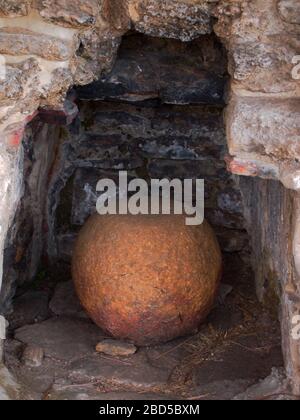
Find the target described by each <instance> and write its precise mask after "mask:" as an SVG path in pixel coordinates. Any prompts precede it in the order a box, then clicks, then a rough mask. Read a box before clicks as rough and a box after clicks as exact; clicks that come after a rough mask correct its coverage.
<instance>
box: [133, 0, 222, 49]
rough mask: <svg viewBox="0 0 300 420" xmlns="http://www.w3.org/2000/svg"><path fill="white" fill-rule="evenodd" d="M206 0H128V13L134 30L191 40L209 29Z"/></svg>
mask: <svg viewBox="0 0 300 420" xmlns="http://www.w3.org/2000/svg"><path fill="white" fill-rule="evenodd" d="M214 3H216V1H207V0H130V2H129V13H130V17H131V19H132V22H133V24H134V27H135V29H136V30H137V31H139V32H143V33H145V34H148V35H152V36H158V37H164V38H178V39H181V40H182V41H191V40H192V39H194V38H197V37H198V36H199V35H203V34H207V33H211V31H212V20H211V14H212V7H213V5H214Z"/></svg>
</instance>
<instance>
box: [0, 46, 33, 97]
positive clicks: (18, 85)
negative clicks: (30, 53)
mask: <svg viewBox="0 0 300 420" xmlns="http://www.w3.org/2000/svg"><path fill="white" fill-rule="evenodd" d="M0 48H1V47H0ZM39 70H40V69H39V66H38V63H37V61H36V60H35V59H33V58H31V59H28V60H25V61H23V62H21V63H17V64H7V66H6V78H5V80H4V82H3V83H1V85H0V101H1V102H2V103H3V105H4V104H5V105H8V104H12V103H14V101H17V100H19V99H21V98H22V97H23V94H24V90H25V85H26V83H28V81H29V79H30V78H33V77H34V76H35V75H37V74H38V72H39Z"/></svg>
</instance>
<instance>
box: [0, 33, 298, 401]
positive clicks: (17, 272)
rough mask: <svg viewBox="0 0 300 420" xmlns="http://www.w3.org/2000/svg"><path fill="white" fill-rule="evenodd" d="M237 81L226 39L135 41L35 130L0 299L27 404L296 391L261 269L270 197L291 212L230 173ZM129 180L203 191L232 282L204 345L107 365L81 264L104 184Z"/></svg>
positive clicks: (279, 191) (154, 350)
mask: <svg viewBox="0 0 300 420" xmlns="http://www.w3.org/2000/svg"><path fill="white" fill-rule="evenodd" d="M228 82H229V76H228V74H227V57H226V52H225V50H224V48H223V47H222V45H221V44H220V42H219V41H218V39H217V38H216V37H215V35H206V36H202V37H199V38H197V39H196V40H194V41H192V42H189V43H183V42H181V41H176V40H172V39H162V38H152V37H150V36H145V35H141V34H137V33H135V32H132V33H128V34H127V35H126V36H125V37H124V38H123V42H122V44H121V46H120V49H119V53H118V57H117V60H116V62H115V64H114V67H113V70H112V71H111V72H110V73H109V74H108V75H105V76H103V78H100V79H99V80H98V81H97V82H95V83H92V84H90V85H87V86H83V87H76V86H75V87H74V88H72V90H71V91H70V92H69V95H68V106H69V113H68V115H67V117H66V115H62V114H60V113H56V112H53V111H51V110H41V112H40V114H39V116H38V117H36V118H35V119H34V120H33V121H32V122H31V123H30V124H29V125H28V127H27V129H26V132H25V135H24V139H23V145H24V180H25V182H24V191H23V194H22V200H21V202H20V204H19V208H18V211H17V214H16V217H15V221H14V223H13V226H12V228H11V229H10V232H9V235H8V238H7V244H8V245H7V247H6V251H5V265H4V283H3V286H2V293H1V312H2V313H3V314H4V315H5V316H6V318H7V319H8V321H9V331H8V339H7V340H6V342H5V349H4V358H5V363H6V366H7V367H8V368H9V369H10V371H11V372H12V373H13V374H14V376H15V377H16V378H17V380H18V382H19V384H20V387H21V396H22V395H23V396H25V397H28V398H33V399H50V400H51V399H101V398H102V399H134V398H141V399H144V398H149V399H151V398H159V399H168V398H191V399H206V398H208V399H220V398H222V399H231V398H234V397H236V396H239V398H247V397H250V398H251V396H252V397H253V396H254V398H265V397H267V398H268V397H270V396H271V394H274V393H275V394H276V392H279V391H278V390H282V387H284V386H285V375H284V373H283V370H282V367H283V357H282V351H281V333H280V324H279V316H278V311H279V305H280V293H281V290H280V285H279V283H278V282H277V278H276V276H275V275H272V274H273V273H271V272H266V270H265V269H264V267H263V266H262V265H259V264H256V265H254V269H255V270H256V271H259V272H256V273H254V271H255V270H254V271H253V264H252V262H253V257H254V260H255V258H256V255H257V254H259V256H261V254H262V253H263V252H266V248H265V244H264V242H263V241H262V239H261V237H260V236H259V235H260V231H259V224H260V222H261V220H260V217H261V214H262V213H263V212H265V214H266V212H268V209H269V208H270V202H271V200H272V199H273V200H274V202H275V201H277V202H278V197H279V198H280V200H281V201H282V202H283V203H285V205H286V206H287V207H289V206H291V203H290V200H289V198H288V197H286V196H285V191H284V189H283V187H281V186H280V185H279V183H278V182H276V181H258V180H248V179H246V178H240V177H238V176H233V175H231V174H230V173H229V172H228V170H227V168H226V163H225V161H226V155H227V153H228V152H227V142H226V134H225V126H224V115H223V113H224V109H225V106H226V101H227V88H228ZM75 109H78V113H76V112H74V110H75ZM120 170H127V171H128V172H129V174H130V176H131V177H132V178H135V177H141V178H144V179H145V180H147V181H149V180H150V179H151V178H163V177H169V178H187V177H189V178H204V179H205V191H206V218H207V220H208V221H209V222H210V223H211V225H212V226H213V228H214V230H215V232H216V234H217V237H218V239H219V242H220V245H221V248H222V252H223V258H224V275H223V278H222V285H221V288H220V293H219V296H218V299H217V301H216V303H215V307H214V308H213V310H212V312H211V314H210V315H209V317H208V319H207V321H206V322H205V323H204V324H203V325H201V326H199V331H198V333H197V334H195V335H194V336H191V337H184V338H182V339H179V340H175V341H174V342H169V343H167V344H165V345H161V346H153V347H149V348H133V347H131V346H129V347H128V348H127V347H126V346H125V348H124V345H123V346H122V345H121V344H119V343H111V344H110V345H109V346H108V347H109V348H108V350H106V353H101V354H100V353H97V352H96V345H97V344H98V343H99V342H101V341H102V340H103V339H105V338H106V337H105V336H104V334H103V333H102V332H101V330H99V328H98V327H97V326H95V325H94V324H93V323H92V321H91V320H89V319H88V317H87V315H86V314H85V313H84V311H83V309H82V308H81V306H80V304H79V301H78V299H77V297H76V295H75V293H74V288H73V284H72V279H71V273H70V262H71V258H72V250H73V246H74V241H75V240H76V237H77V235H78V232H79V230H80V228H81V227H82V225H83V224H84V222H85V221H86V220H87V218H88V217H89V216H90V214H92V213H93V212H94V211H95V204H96V199H97V194H96V188H95V187H96V184H97V181H98V180H99V179H102V178H114V177H115V178H116V177H117V176H118V172H119V171H120ZM256 200H259V205H258V206H257V207H256V210H255V212H254V211H253V209H254V207H253V201H256ZM264 200H265V202H264ZM273 210H274V207H273ZM280 211H283V206H281V208H280V209H279V210H278V212H277V213H276V212H275V214H273V216H272V217H273V218H274V220H276V219H280V217H281V213H280ZM265 217H268V216H265ZM269 234H270V237H271V236H272V235H273V236H276V232H275V231H274V230H271V229H270V232H269ZM258 238H259V239H258ZM257 241H259V243H257ZM266 258H269V255H267V254H266ZM255 274H256V278H257V279H258V280H257V281H256V282H255ZM118 346H121V350H120V348H119V347H118ZM120 351H121V352H124V351H125V353H126V352H127V355H126V356H120V355H119V352H120ZM269 375H271V378H269V379H268V380H266V381H265V382H264V383H263V384H262V385H259V386H258V385H257V383H258V382H259V381H260V380H262V379H264V378H266V377H268V376H269ZM274 383H275V388H276V389H275V388H274ZM252 386H254V387H253V388H251V387H252ZM272 387H273V388H272ZM274 389H275V390H274Z"/></svg>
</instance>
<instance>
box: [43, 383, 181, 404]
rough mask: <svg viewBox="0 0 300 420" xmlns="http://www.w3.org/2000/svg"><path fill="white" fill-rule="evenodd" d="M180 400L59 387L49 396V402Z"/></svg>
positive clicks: (142, 393)
mask: <svg viewBox="0 0 300 420" xmlns="http://www.w3.org/2000/svg"><path fill="white" fill-rule="evenodd" d="M177 399H178V398H176V397H172V396H170V395H161V394H151V393H145V392H141V393H137V392H106V393H101V392H99V391H96V390H94V389H93V388H90V389H89V388H84V387H80V386H78V387H77V388H76V389H74V387H72V386H70V387H67V386H66V387H59V386H55V387H54V388H53V389H52V390H51V391H50V392H49V394H48V395H47V400H49V401H61V400H63V401H70V400H71V401H90V400H91V401H102V400H103V401H138V400H146V401H147V400H149V401H156V400H171V401H174V400H177Z"/></svg>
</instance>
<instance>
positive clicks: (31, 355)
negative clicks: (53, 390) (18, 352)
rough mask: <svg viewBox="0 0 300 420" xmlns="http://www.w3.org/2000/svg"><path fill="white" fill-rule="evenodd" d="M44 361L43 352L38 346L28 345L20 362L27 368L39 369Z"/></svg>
mask: <svg viewBox="0 0 300 420" xmlns="http://www.w3.org/2000/svg"><path fill="white" fill-rule="evenodd" d="M43 359H44V350H43V349H42V348H41V347H39V346H34V345H28V346H26V347H25V350H24V352H23V356H22V362H23V363H24V365H25V366H28V367H39V366H41V365H42V363H43Z"/></svg>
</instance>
